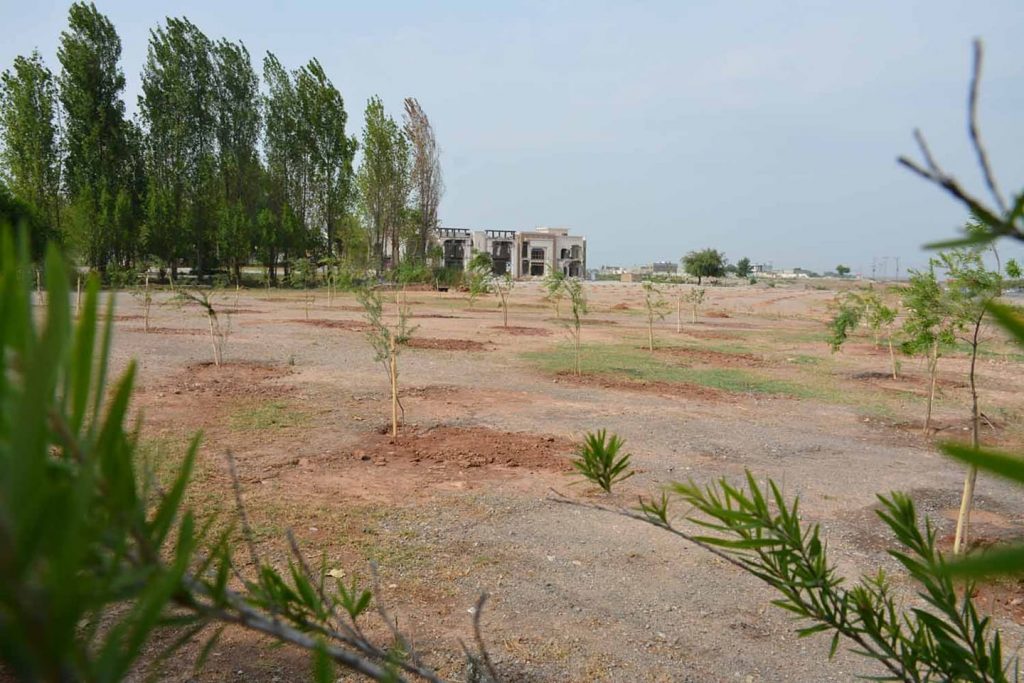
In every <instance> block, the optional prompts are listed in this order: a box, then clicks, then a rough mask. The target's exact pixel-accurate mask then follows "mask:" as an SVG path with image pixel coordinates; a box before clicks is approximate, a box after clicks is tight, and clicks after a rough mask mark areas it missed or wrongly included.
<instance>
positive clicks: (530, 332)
mask: <svg viewBox="0 0 1024 683" xmlns="http://www.w3.org/2000/svg"><path fill="white" fill-rule="evenodd" d="M491 329H492V330H501V331H502V332H504V333H505V334H510V335H512V336H513V337H550V336H551V330H545V329H544V328H543V327H520V326H517V325H509V326H508V327H503V326H502V325H494V326H493V327H491Z"/></svg>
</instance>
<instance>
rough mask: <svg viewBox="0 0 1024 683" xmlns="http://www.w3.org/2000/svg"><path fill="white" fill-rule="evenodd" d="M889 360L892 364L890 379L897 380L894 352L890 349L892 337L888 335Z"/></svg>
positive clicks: (897, 372)
mask: <svg viewBox="0 0 1024 683" xmlns="http://www.w3.org/2000/svg"><path fill="white" fill-rule="evenodd" d="M889 360H890V361H891V362H892V378H893V379H899V371H898V370H897V369H896V352H895V351H893V348H892V335H891V334H890V335H889Z"/></svg>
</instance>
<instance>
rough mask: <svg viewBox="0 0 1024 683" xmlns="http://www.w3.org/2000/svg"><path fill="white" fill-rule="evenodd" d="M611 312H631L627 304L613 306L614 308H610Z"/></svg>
mask: <svg viewBox="0 0 1024 683" xmlns="http://www.w3.org/2000/svg"><path fill="white" fill-rule="evenodd" d="M612 310H613V311H628V310H631V307H630V305H629V304H615V305H614V306H612Z"/></svg>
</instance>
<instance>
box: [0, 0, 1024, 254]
mask: <svg viewBox="0 0 1024 683" xmlns="http://www.w3.org/2000/svg"><path fill="white" fill-rule="evenodd" d="M97 5H98V7H99V9H100V10H101V11H102V12H104V13H106V14H107V15H108V16H109V17H110V18H111V20H112V21H113V22H114V25H115V26H116V27H117V30H118V32H119V33H120V35H121V38H122V41H123V42H124V56H123V68H124V71H125V75H126V76H127V79H128V89H127V96H126V98H127V102H128V109H129V111H131V112H134V111H135V110H136V108H137V107H136V101H135V100H136V96H137V94H138V88H139V72H140V71H141V67H142V64H143V61H144V59H145V52H146V41H147V39H148V31H149V29H150V28H151V27H153V26H155V25H156V24H158V23H159V22H161V21H162V20H163V18H164V17H165V16H167V15H173V16H181V15H184V16H187V17H188V18H189V19H191V20H192V21H193V22H194V23H196V24H197V25H198V26H199V27H200V28H202V29H203V30H204V31H205V32H206V33H207V35H209V36H210V37H211V38H219V37H222V36H224V37H228V38H231V39H240V40H242V41H243V42H244V43H245V44H246V45H247V46H248V47H249V50H250V51H251V52H252V54H253V55H254V57H255V58H256V59H262V55H263V54H264V53H265V52H266V51H267V50H271V51H273V52H275V53H276V54H277V56H278V57H279V58H280V59H281V61H282V62H283V63H284V64H285V65H286V66H288V67H290V68H294V67H297V66H299V65H300V64H301V63H303V62H305V61H307V60H308V59H309V58H311V57H317V58H318V59H319V60H320V61H321V63H322V64H323V65H324V67H325V69H326V70H327V72H328V74H329V75H330V77H331V79H332V80H333V81H334V83H335V85H337V86H338V88H339V89H340V90H341V92H342V94H343V96H344V97H345V103H346V107H347V108H348V111H349V115H350V128H351V130H352V131H353V132H355V133H357V134H358V132H359V130H360V129H361V127H362V112H363V108H364V107H365V104H366V100H367V98H368V97H370V96H371V95H373V94H375V93H376V94H379V95H381V97H383V99H384V103H385V106H386V107H388V108H389V109H390V111H391V112H392V114H393V115H394V116H396V117H398V116H399V115H400V113H401V104H402V98H404V97H406V96H409V95H411V96H415V97H417V98H419V100H420V102H421V103H422V105H423V107H424V108H425V109H426V111H427V113H428V114H429V115H430V117H431V119H432V121H433V123H434V126H435V128H436V130H437V133H438V136H439V140H440V143H441V145H442V147H443V165H444V173H445V181H446V184H447V193H446V195H445V198H444V202H443V204H442V206H441V217H442V221H443V223H444V224H445V225H449V226H456V227H469V228H505V229H508V228H529V227H533V226H538V225H557V226H567V227H569V228H571V229H572V230H573V231H576V232H579V233H582V234H584V235H586V236H587V238H588V245H589V246H588V249H589V252H588V256H589V265H590V266H599V265H602V264H621V265H630V264H639V263H645V262H650V261H652V260H662V259H673V260H674V259H678V258H679V257H680V256H681V255H682V254H683V253H685V252H686V251H689V250H690V249H695V248H702V247H706V246H713V247H716V248H719V249H723V250H724V251H725V252H726V253H727V255H728V257H729V258H730V260H732V261H736V260H737V259H739V258H740V257H742V256H749V257H750V258H751V259H752V260H753V261H755V262H773V263H774V264H775V266H776V267H777V268H779V267H792V266H802V267H804V268H812V269H831V268H832V267H834V266H835V265H836V263H839V262H843V263H846V264H849V265H851V266H852V267H853V268H854V270H855V271H859V270H861V269H863V270H864V271H865V272H866V273H869V272H870V269H871V263H872V259H873V257H878V258H879V259H880V258H881V257H890V261H889V266H888V267H889V269H890V273H891V272H892V271H893V270H894V268H895V265H894V259H895V257H896V256H899V257H901V260H902V265H903V266H907V265H911V266H912V265H919V264H921V263H923V261H924V260H925V258H926V256H925V255H924V252H922V251H921V249H920V245H921V244H922V243H924V242H926V241H928V240H932V239H935V238H940V237H946V236H952V235H953V234H954V233H955V230H956V228H957V226H958V225H959V224H961V223H962V222H963V220H964V218H965V216H964V214H963V212H962V211H961V210H960V209H959V207H958V206H957V205H956V204H955V203H954V202H953V201H951V200H947V199H946V198H945V197H944V196H943V195H941V194H940V193H939V191H938V190H936V189H933V188H932V187H930V186H927V185H926V184H925V183H924V182H922V181H920V180H918V179H916V178H914V177H912V176H911V175H910V174H909V173H908V172H906V171H904V170H901V169H900V168H898V167H897V166H896V163H895V157H896V156H897V155H898V154H900V153H906V152H913V151H914V147H913V140H912V137H911V132H912V130H913V128H914V127H915V126H919V127H921V128H922V129H923V130H924V131H925V133H926V134H927V136H928V139H929V141H930V142H931V145H932V148H933V150H934V151H935V153H936V155H937V156H938V158H939V159H940V161H941V162H942V163H943V164H944V165H945V166H946V167H947V169H949V170H952V171H955V173H956V175H957V176H958V177H960V178H961V179H962V180H964V181H965V182H966V183H967V184H968V185H969V186H970V187H973V188H978V189H979V190H980V178H979V176H978V173H977V170H976V165H975V164H974V162H973V158H972V156H971V153H970V148H969V146H968V142H967V137H966V134H965V123H964V120H965V115H964V109H965V100H966V92H967V80H968V75H969V66H970V41H971V39H972V38H973V37H974V36H980V37H982V38H983V39H984V40H985V43H986V49H987V64H986V73H985V80H984V87H983V101H982V122H983V125H984V134H985V137H986V139H987V141H988V146H989V148H990V152H991V156H992V159H993V163H994V166H995V168H996V169H997V172H998V174H999V176H1000V177H1001V179H1002V181H1003V184H1004V186H1005V187H1006V188H1008V189H1011V190H1012V189H1017V188H1020V187H1022V186H1024V155H1022V154H1021V153H1020V152H1021V150H1024V125H1022V117H1021V113H1022V111H1024V87H1022V86H1024V60H1021V58H1020V36H1021V34H1022V30H1024V2H1022V1H1021V0H1005V1H996V0H993V1H987V2H977V1H975V2H950V1H945V0H930V1H922V2H896V1H895V0H888V1H875V2H865V1H858V2H832V3H825V2H797V1H793V0H789V1H786V2H783V1H781V0H780V1H775V2H768V1H765V0H762V1H757V2H753V1H752V2H645V3H633V2H625V1H621V0H620V1H618V2H596V1H589V2H576V3H573V2H552V1H544V2H509V3H502V4H501V5H500V6H499V4H498V3H491V2H480V1H479V0H475V1H472V2H470V1H468V0H467V1H466V2H447V3H427V2H411V1H410V2H362V3H355V2H345V1H342V2H337V1H336V2H327V1H326V0H324V1H319V2H283V1H274V0H244V1H242V0H231V1H226V2H220V1H217V0H203V1H202V2H199V1H196V0H188V1H182V2H175V3H164V4H162V5H161V3H157V2H138V1H128V0H109V1H102V2H98V3H97ZM67 6H68V3H66V2H51V1H49V0H36V1H35V2H33V3H29V2H22V1H21V0H0V26H3V27H4V29H5V30H4V34H5V36H4V41H3V42H2V43H0V64H2V65H4V67H5V68H6V65H9V64H10V63H11V61H12V60H13V58H14V56H15V55H17V54H21V53H27V52H29V51H30V50H32V49H33V48H38V49H39V50H40V51H41V52H42V53H43V55H44V57H45V59H46V60H47V62H48V64H49V65H50V67H51V68H52V69H54V70H55V71H56V70H57V68H58V65H57V62H56V46H57V40H58V36H59V34H60V31H61V30H62V29H63V28H64V25H65V22H66V11H67ZM1014 250H1015V251H1016V252H1017V253H1016V254H1013V252H1014ZM1008 251H1009V252H1010V253H1011V255H1018V256H1019V255H1020V252H1021V250H1020V249H1016V248H1010V249H1008Z"/></svg>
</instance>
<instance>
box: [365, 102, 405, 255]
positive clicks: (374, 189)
mask: <svg viewBox="0 0 1024 683" xmlns="http://www.w3.org/2000/svg"><path fill="white" fill-rule="evenodd" d="M365 120H366V122H365V127H364V128H363V145H362V153H363V159H362V164H361V165H360V166H359V173H358V175H357V182H358V185H359V191H360V196H361V199H362V210H363V214H364V215H365V217H366V221H367V223H368V226H369V228H370V236H371V245H372V248H373V253H374V255H375V258H376V261H377V264H376V265H377V267H378V269H379V270H380V271H383V269H384V262H385V260H386V259H388V258H390V260H391V266H392V267H395V266H397V265H398V261H399V259H398V251H399V245H400V244H401V242H402V228H403V226H404V224H405V207H406V203H407V201H408V198H409V191H410V180H409V164H410V160H409V141H408V139H407V138H406V136H405V133H404V131H403V130H402V129H401V128H400V127H399V126H398V124H397V123H395V120H394V119H392V118H391V117H390V116H388V115H387V114H386V113H385V112H384V103H383V102H381V99H380V98H379V97H376V96H374V97H372V98H370V100H369V101H368V102H367V104H366V116H365Z"/></svg>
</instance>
